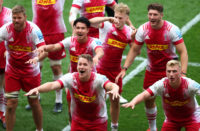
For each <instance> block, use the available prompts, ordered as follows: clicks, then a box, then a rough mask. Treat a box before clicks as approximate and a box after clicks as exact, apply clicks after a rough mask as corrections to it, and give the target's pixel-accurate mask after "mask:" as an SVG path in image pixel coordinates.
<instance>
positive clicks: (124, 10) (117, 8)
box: [114, 3, 130, 16]
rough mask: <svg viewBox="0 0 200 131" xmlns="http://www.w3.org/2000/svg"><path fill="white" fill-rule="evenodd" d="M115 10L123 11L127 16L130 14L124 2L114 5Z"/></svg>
mask: <svg viewBox="0 0 200 131" xmlns="http://www.w3.org/2000/svg"><path fill="white" fill-rule="evenodd" d="M114 11H115V12H120V13H125V14H127V15H128V16H129V14H130V9H129V7H128V5H126V4H124V3H119V4H117V5H116V6H115V9H114Z"/></svg>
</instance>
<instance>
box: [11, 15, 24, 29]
mask: <svg viewBox="0 0 200 131" xmlns="http://www.w3.org/2000/svg"><path fill="white" fill-rule="evenodd" d="M12 21H13V25H14V28H15V30H17V31H22V30H23V29H24V28H25V26H26V15H24V14H23V13H16V14H12Z"/></svg>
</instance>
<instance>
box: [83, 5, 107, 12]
mask: <svg viewBox="0 0 200 131" xmlns="http://www.w3.org/2000/svg"><path fill="white" fill-rule="evenodd" d="M104 9H105V6H96V7H87V8H86V9H85V11H86V12H87V13H99V12H103V11H104Z"/></svg>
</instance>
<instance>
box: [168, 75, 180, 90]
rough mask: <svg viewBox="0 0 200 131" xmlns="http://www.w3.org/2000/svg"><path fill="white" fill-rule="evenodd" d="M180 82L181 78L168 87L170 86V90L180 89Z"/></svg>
mask: <svg viewBox="0 0 200 131" xmlns="http://www.w3.org/2000/svg"><path fill="white" fill-rule="evenodd" d="M181 81H182V80H181V77H180V79H178V80H177V81H176V82H170V83H169V85H170V86H171V87H172V88H174V89H177V88H179V87H180V85H181Z"/></svg>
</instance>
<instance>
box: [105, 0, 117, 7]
mask: <svg viewBox="0 0 200 131" xmlns="http://www.w3.org/2000/svg"><path fill="white" fill-rule="evenodd" d="M115 4H116V2H115V0H107V4H106V5H107V6H113V5H115Z"/></svg>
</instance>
